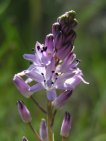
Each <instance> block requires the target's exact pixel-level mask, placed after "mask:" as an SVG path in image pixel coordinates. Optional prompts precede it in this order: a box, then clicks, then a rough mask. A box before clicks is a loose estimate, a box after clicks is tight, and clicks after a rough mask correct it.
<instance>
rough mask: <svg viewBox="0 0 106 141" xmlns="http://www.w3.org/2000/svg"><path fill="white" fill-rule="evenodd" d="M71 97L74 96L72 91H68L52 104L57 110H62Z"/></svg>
mask: <svg viewBox="0 0 106 141" xmlns="http://www.w3.org/2000/svg"><path fill="white" fill-rule="evenodd" d="M71 95H72V91H69V90H68V91H65V92H63V93H62V94H60V95H59V96H58V97H57V98H56V99H55V100H54V101H53V102H52V104H53V106H55V107H56V108H60V107H62V106H64V104H65V103H66V102H67V100H68V99H69V98H70V96H71Z"/></svg>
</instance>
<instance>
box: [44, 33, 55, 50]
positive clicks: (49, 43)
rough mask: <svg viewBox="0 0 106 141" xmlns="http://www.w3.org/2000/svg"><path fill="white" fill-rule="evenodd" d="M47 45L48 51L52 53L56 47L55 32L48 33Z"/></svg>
mask: <svg viewBox="0 0 106 141" xmlns="http://www.w3.org/2000/svg"><path fill="white" fill-rule="evenodd" d="M45 46H47V52H48V53H52V52H53V49H54V44H53V34H48V35H47V36H46V39H45Z"/></svg>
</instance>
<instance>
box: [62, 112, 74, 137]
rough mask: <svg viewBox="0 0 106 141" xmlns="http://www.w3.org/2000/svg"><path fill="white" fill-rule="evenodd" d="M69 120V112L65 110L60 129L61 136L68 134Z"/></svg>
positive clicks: (70, 119)
mask: <svg viewBox="0 0 106 141" xmlns="http://www.w3.org/2000/svg"><path fill="white" fill-rule="evenodd" d="M71 122H72V118H71V115H70V113H68V112H66V113H65V115H64V119H63V122H62V126H61V131H60V135H61V136H63V137H68V136H69V133H70V130H71Z"/></svg>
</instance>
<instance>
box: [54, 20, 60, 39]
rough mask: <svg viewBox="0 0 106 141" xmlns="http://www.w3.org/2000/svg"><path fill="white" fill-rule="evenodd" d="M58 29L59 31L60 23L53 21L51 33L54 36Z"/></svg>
mask: <svg viewBox="0 0 106 141" xmlns="http://www.w3.org/2000/svg"><path fill="white" fill-rule="evenodd" d="M59 31H61V26H60V24H59V23H58V22H57V23H54V24H53V25H52V33H53V35H54V37H55V36H56V35H57V34H58V32H59Z"/></svg>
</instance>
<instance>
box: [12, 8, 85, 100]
mask: <svg viewBox="0 0 106 141" xmlns="http://www.w3.org/2000/svg"><path fill="white" fill-rule="evenodd" d="M76 25H77V21H76V19H75V12H74V11H69V12H66V13H65V14H64V15H62V16H61V17H59V18H58V19H57V22H56V23H54V24H53V26H52V34H48V35H47V36H46V38H45V43H44V44H40V43H39V42H37V43H36V45H35V49H34V53H33V54H24V55H23V57H24V59H26V60H29V61H31V62H32V64H31V65H30V66H29V67H28V69H26V70H24V71H22V72H21V73H18V74H16V75H15V76H14V78H13V80H14V82H15V84H16V87H17V88H18V90H19V91H20V92H21V93H22V94H23V95H24V96H26V97H30V96H31V95H32V94H33V93H35V92H37V91H40V90H43V89H44V90H46V95H47V98H48V100H50V101H53V100H55V99H56V97H57V94H56V90H57V89H60V90H65V91H71V90H73V89H74V88H75V87H76V86H77V85H79V84H80V83H81V82H84V83H86V84H88V83H87V82H86V81H85V80H84V79H83V73H82V71H81V70H80V69H79V68H78V64H79V60H78V59H76V55H75V53H74V52H73V51H74V45H73V44H74V40H75V38H76V33H75V31H74V27H75V26H76ZM23 76H25V77H26V80H25V81H24V80H23V79H22V77H23ZM32 81H33V85H31V86H30V83H31V82H32ZM34 83H35V84H34Z"/></svg>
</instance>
